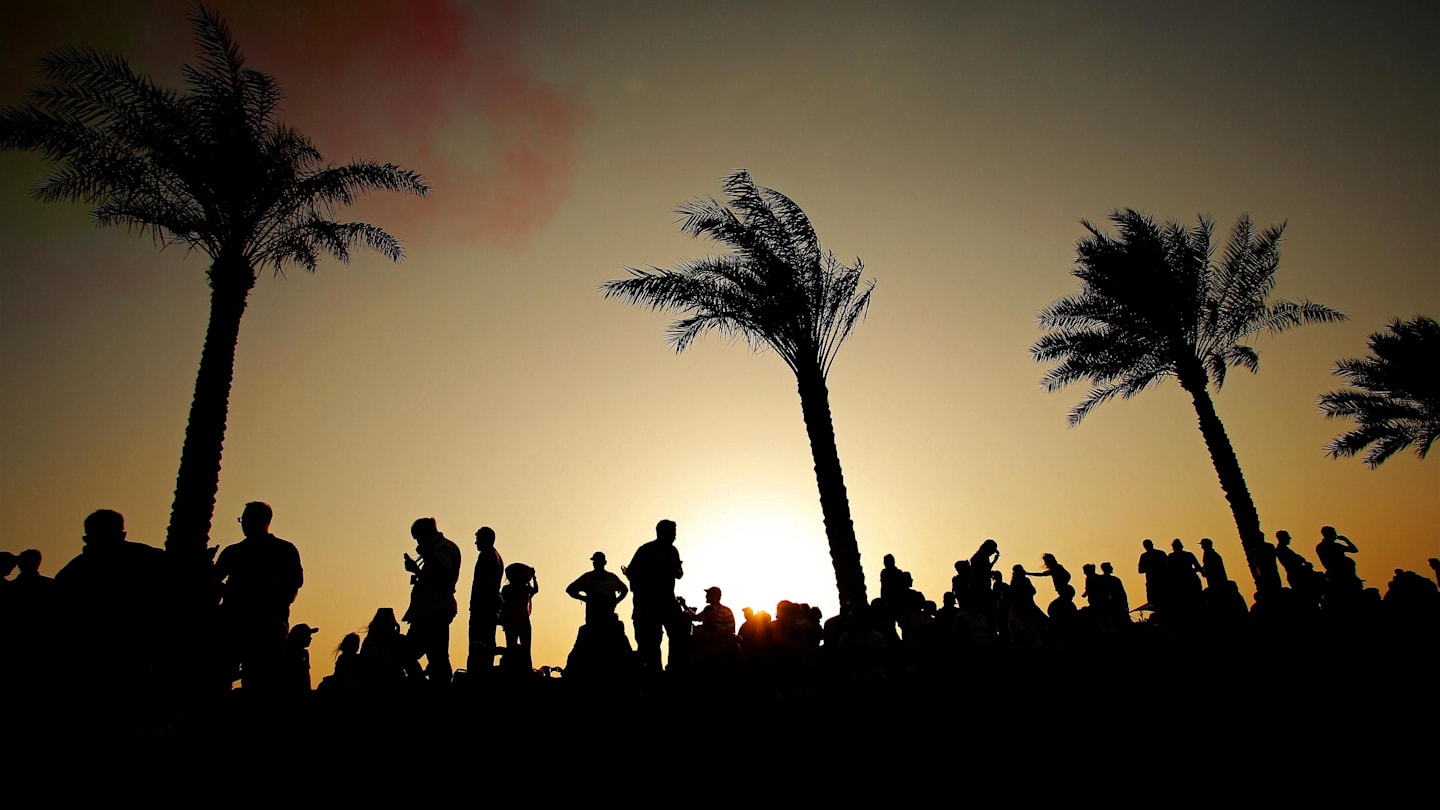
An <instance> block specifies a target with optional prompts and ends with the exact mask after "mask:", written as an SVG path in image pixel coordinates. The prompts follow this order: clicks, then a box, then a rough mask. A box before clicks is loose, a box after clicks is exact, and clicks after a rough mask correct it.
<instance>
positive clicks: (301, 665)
mask: <svg viewBox="0 0 1440 810" xmlns="http://www.w3.org/2000/svg"><path fill="white" fill-rule="evenodd" d="M318 632H320V628H318V627H311V626H310V625H308V624H305V623H304V622H301V623H300V624H297V625H295V626H294V627H292V628H290V634H289V636H288V637H287V638H286V640H285V686H286V691H288V692H291V693H293V694H304V693H306V692H309V691H310V642H311V641H313V640H314V638H315V634H316V633H318Z"/></svg>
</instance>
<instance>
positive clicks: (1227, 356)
mask: <svg viewBox="0 0 1440 810" xmlns="http://www.w3.org/2000/svg"><path fill="white" fill-rule="evenodd" d="M1110 220H1111V221H1112V222H1113V223H1114V224H1115V226H1116V228H1118V229H1119V232H1120V236H1119V238H1118V239H1116V238H1113V237H1111V236H1110V235H1109V234H1107V233H1104V232H1102V231H1101V230H1099V229H1098V228H1096V227H1095V226H1094V225H1091V224H1090V223H1089V222H1084V223H1083V224H1084V226H1085V228H1086V230H1088V231H1090V236H1089V237H1086V238H1084V239H1081V240H1080V241H1079V242H1077V243H1076V245H1075V254H1076V259H1075V269H1074V270H1073V271H1071V272H1072V275H1074V276H1075V277H1076V278H1078V279H1080V292H1079V293H1078V294H1076V295H1072V296H1070V297H1068V298H1062V299H1060V300H1059V301H1056V302H1055V303H1053V304H1051V305H1050V306H1048V307H1046V308H1045V309H1043V310H1041V311H1040V313H1039V315H1038V318H1039V323H1040V328H1041V329H1045V330H1049V333H1048V334H1046V335H1045V336H1043V337H1041V338H1040V340H1038V341H1036V343H1035V345H1034V346H1033V347H1031V349H1030V352H1031V354H1032V355H1033V356H1034V358H1035V360H1036V361H1038V362H1042V363H1048V362H1057V361H1058V363H1059V364H1058V365H1056V366H1055V367H1054V368H1052V369H1050V371H1049V372H1048V373H1046V375H1045V377H1044V379H1043V380H1042V384H1043V385H1044V387H1045V390H1047V391H1057V390H1059V389H1061V388H1064V387H1065V386H1067V385H1069V384H1070V383H1073V382H1077V381H1079V380H1084V379H1088V380H1089V381H1090V382H1091V384H1092V388H1091V389H1090V393H1089V394H1088V395H1087V396H1086V397H1085V398H1084V399H1083V400H1081V402H1080V404H1078V405H1076V406H1075V408H1074V409H1073V410H1071V411H1070V417H1069V421H1070V424H1071V426H1074V425H1077V424H1079V423H1080V421H1081V420H1082V419H1084V418H1085V416H1086V414H1088V413H1090V411H1091V409H1093V408H1094V407H1095V406H1096V405H1099V404H1101V403H1102V402H1105V401H1107V400H1109V399H1112V398H1114V397H1115V396H1117V395H1118V396H1120V397H1123V398H1126V399H1128V398H1130V397H1132V396H1134V395H1136V394H1138V393H1140V392H1141V391H1143V390H1145V389H1146V388H1149V387H1151V386H1153V385H1156V384H1158V383H1159V382H1160V381H1162V380H1164V379H1165V378H1166V377H1174V378H1175V379H1176V380H1177V381H1178V382H1179V383H1180V387H1181V388H1183V389H1185V392H1186V393H1187V394H1189V395H1190V399H1191V401H1192V402H1193V403H1194V405H1195V414H1196V416H1197V417H1198V419H1199V423H1200V433H1201V435H1202V436H1203V437H1204V438H1205V446H1206V448H1207V449H1208V450H1209V451H1210V460H1211V462H1212V463H1213V464H1214V465H1215V472H1216V474H1217V475H1218V476H1219V478H1220V487H1221V489H1222V490H1224V492H1225V499H1226V500H1227V501H1229V503H1230V511H1231V512H1232V513H1233V514H1234V516H1235V526H1236V528H1237V529H1238V530H1239V534H1240V543H1241V546H1242V547H1243V548H1244V549H1245V556H1246V559H1247V561H1248V562H1249V564H1250V570H1251V574H1252V575H1254V574H1255V573H1256V564H1257V558H1256V556H1255V550H1256V547H1257V545H1258V544H1260V543H1262V542H1264V534H1262V533H1261V530H1260V515H1259V513H1258V512H1257V511H1256V509H1255V502H1254V500H1253V499H1252V498H1251V497H1250V490H1249V488H1248V487H1247V486H1246V485H1245V476H1244V475H1243V474H1242V473H1241V471H1240V462H1239V460H1238V459H1237V458H1236V456H1235V450H1234V448H1233V447H1232V446H1231V444H1230V437H1229V436H1227V435H1226V433H1225V426H1224V425H1223V424H1221V422H1220V416H1219V415H1218V414H1217V413H1216V412H1215V405H1214V403H1213V402H1212V401H1211V399H1210V390H1209V389H1210V386H1212V385H1213V386H1214V387H1215V389H1216V390H1218V389H1219V388H1220V387H1221V386H1222V385H1224V383H1225V373H1226V371H1227V370H1228V369H1229V368H1230V367H1231V366H1240V367H1243V368H1246V369H1249V370H1250V371H1251V372H1254V371H1256V370H1257V369H1258V368H1259V363H1260V355H1259V354H1258V353H1256V351H1255V349H1254V348H1253V347H1252V346H1250V345H1249V344H1248V343H1247V342H1246V341H1247V340H1249V339H1250V338H1252V337H1253V336H1255V335H1256V334H1258V333H1260V332H1262V331H1269V332H1280V331H1283V330H1285V329H1289V328H1291V327H1293V326H1299V325H1300V324H1305V323H1329V322H1334V321H1341V320H1344V319H1345V316H1344V315H1343V314H1341V313H1340V312H1338V311H1336V310H1334V309H1331V308H1329V307H1326V306H1323V305H1321V304H1315V303H1311V302H1309V301H1304V300H1302V301H1285V300H1271V298H1270V293H1271V291H1272V290H1273V289H1274V287H1275V271H1276V270H1277V269H1278V267H1279V264H1280V251H1279V248H1280V237H1281V234H1282V233H1283V231H1284V229H1285V226H1284V225H1280V226H1278V227H1272V228H1267V229H1265V230H1264V231H1262V232H1260V233H1258V234H1257V233H1256V232H1255V228H1254V226H1253V225H1251V223H1250V218H1249V217H1247V216H1242V217H1241V218H1240V219H1239V220H1238V221H1237V222H1236V223H1235V227H1234V229H1233V230H1232V231H1231V234H1230V242H1229V244H1228V245H1226V247H1225V251H1224V255H1223V256H1222V257H1221V258H1220V260H1219V261H1218V262H1217V261H1215V260H1214V253H1215V247H1214V245H1212V244H1211V236H1212V234H1213V231H1214V225H1213V223H1212V222H1211V221H1210V220H1209V219H1208V218H1206V217H1201V218H1200V219H1199V221H1198V222H1197V224H1196V225H1195V227H1193V228H1189V229H1186V228H1185V227H1183V226H1181V225H1180V224H1179V223H1177V222H1175V221H1173V220H1172V221H1170V222H1168V223H1166V224H1165V225H1163V226H1160V225H1157V224H1156V223H1155V222H1154V220H1152V219H1150V218H1149V217H1147V216H1145V215H1144V214H1141V213H1139V212H1136V211H1134V210H1132V209H1126V210H1123V211H1114V212H1112V213H1111V214H1110ZM1255 581H1256V583H1257V584H1258V583H1260V582H1262V581H1264V580H1263V579H1262V577H1260V576H1255Z"/></svg>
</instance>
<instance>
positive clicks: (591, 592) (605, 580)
mask: <svg viewBox="0 0 1440 810" xmlns="http://www.w3.org/2000/svg"><path fill="white" fill-rule="evenodd" d="M590 562H591V563H592V564H593V565H594V566H595V567H594V568H593V569H591V570H589V571H586V572H585V573H583V574H581V575H580V576H579V577H578V578H577V579H576V580H575V581H574V582H572V583H570V587H568V588H566V589H565V593H567V594H569V595H570V598H571V599H579V600H580V601H581V602H584V603H585V625H586V626H587V627H607V628H608V627H609V626H610V625H611V624H613V623H614V621H615V606H616V605H618V604H620V603H621V602H623V601H625V597H626V596H627V595H628V594H629V593H630V588H629V587H628V586H627V585H626V584H625V583H624V582H623V581H621V579H620V577H617V576H615V575H614V574H612V573H610V572H609V571H606V570H605V552H603V551H597V552H595V553H594V554H591V555H590Z"/></svg>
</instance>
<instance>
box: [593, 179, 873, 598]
mask: <svg viewBox="0 0 1440 810" xmlns="http://www.w3.org/2000/svg"><path fill="white" fill-rule="evenodd" d="M724 187H725V194H726V196H727V197H728V198H729V204H728V205H727V204H722V203H720V202H717V201H716V200H714V199H706V200H695V201H693V202H690V203H687V204H685V205H682V206H680V207H679V208H678V209H677V210H676V213H677V214H679V215H680V216H681V217H682V219H681V223H680V228H681V230H683V231H684V232H685V233H688V234H690V235H691V236H695V237H701V236H705V237H709V238H711V239H714V240H715V241H716V242H719V243H720V244H722V245H724V246H725V247H727V248H729V249H730V251H731V252H730V254H729V255H726V256H720V257H713V258H712V257H706V258H702V259H695V260H693V261H689V262H685V263H683V264H681V265H679V266H678V267H676V268H675V269H673V270H663V269H660V268H656V267H652V268H650V269H648V270H640V269H636V268H633V267H627V268H626V270H628V271H629V272H630V278H625V279H617V280H615V281H607V282H605V283H604V284H602V285H601V290H602V291H603V292H604V294H605V297H606V298H619V299H621V300H624V301H627V302H629V303H632V304H636V305H638V306H643V307H648V308H650V309H657V310H667V311H673V312H679V313H682V315H683V317H681V318H680V320H678V321H675V322H674V323H673V324H671V325H670V328H669V332H668V342H669V343H670V344H671V345H672V346H674V347H675V350H676V351H677V352H681V351H684V350H685V348H686V347H687V346H689V345H690V344H691V342H693V341H694V340H695V339H696V338H697V337H700V336H701V335H703V334H705V333H706V332H718V333H720V334H722V335H727V336H731V337H741V338H744V339H745V341H746V343H747V344H749V345H750V346H751V347H752V348H754V349H765V348H769V349H770V350H772V351H774V352H775V354H777V355H779V356H780V359H781V360H783V361H785V365H787V366H789V367H790V370H791V371H793V372H794V373H795V380H796V383H797V385H798V388H799V392H800V410H801V413H802V414H803V416H804V419H805V430H806V432H807V433H808V434H809V437H810V453H811V455H812V457H813V458H814V460H815V481H816V484H818V486H819V488H820V510H821V512H822V513H823V515H824V519H825V535H826V538H827V540H828V541H829V543H830V559H831V562H832V563H833V564H834V566H835V584H836V587H837V589H838V590H839V596H840V604H841V607H842V608H849V607H852V606H857V605H864V604H865V603H866V601H867V600H866V597H865V572H864V570H863V569H862V568H861V566H860V548H859V546H858V545H857V544H856V542H855V526H854V524H853V523H852V522H851V519H850V499H849V496H848V495H847V494H846V491H845V478H844V475H843V474H842V473H841V470H840V455H839V452H838V450H837V449H836V447H835V426H834V423H833V422H832V421H831V417H830V390H829V388H828V387H827V386H826V377H827V376H828V374H829V372H830V366H831V364H833V363H834V362H835V355H836V353H837V352H838V351H839V350H840V344H841V343H843V342H844V340H845V338H846V337H848V336H849V335H850V332H851V330H852V329H854V328H855V323H856V321H858V320H859V318H860V317H861V316H862V315H863V314H864V313H865V311H866V309H868V308H869V305H870V293H871V291H872V290H873V289H874V287H875V282H874V280H871V281H869V282H866V283H863V284H862V279H861V276H862V270H863V265H862V264H861V262H860V261H859V260H858V259H857V260H856V262H855V265H854V266H853V267H849V266H846V265H845V264H842V263H841V262H840V261H839V260H837V259H836V258H835V256H834V254H833V253H829V252H826V251H822V250H821V249H820V242H819V240H818V238H817V237H816V236H815V229H814V228H813V227H811V225H810V219H809V218H808V217H806V216H805V212H804V211H802V210H800V207H799V206H798V205H796V204H795V203H794V202H792V201H791V200H790V198H788V197H786V196H785V195H783V194H781V193H780V192H778V191H775V190H774V189H769V188H764V187H763V186H757V185H755V183H754V182H753V181H752V180H751V179H750V174H749V172H746V171H744V170H740V171H736V172H734V173H733V174H731V175H730V176H728V177H726V178H725V180H724Z"/></svg>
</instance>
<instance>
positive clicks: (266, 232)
mask: <svg viewBox="0 0 1440 810" xmlns="http://www.w3.org/2000/svg"><path fill="white" fill-rule="evenodd" d="M191 22H192V24H193V27H194V31H195V39H196V42H197V44H198V46H199V61H198V63H196V64H192V65H186V66H185V69H184V76H185V83H186V90H185V91H184V92H177V91H175V90H171V89H168V88H164V87H160V86H157V85H156V84H155V83H154V82H153V81H152V80H151V79H150V78H149V77H148V76H143V75H139V74H136V73H135V72H134V71H133V70H131V68H130V65H129V64H128V63H127V62H126V60H125V58H124V57H123V56H120V55H118V54H112V53H105V52H101V51H95V50H89V49H69V50H64V51H59V52H57V53H53V54H50V55H49V56H46V57H45V58H43V59H42V60H41V63H40V64H41V69H42V71H43V75H44V77H45V79H46V80H47V82H48V83H47V84H46V85H45V86H43V87H40V88H37V89H34V90H32V91H30V93H29V101H28V103H27V104H25V105H23V106H20V107H11V108H7V109H4V110H0V147H3V148H5V149H17V150H30V151H36V152H39V153H41V154H43V155H44V156H45V157H46V158H47V159H48V160H49V161H50V162H51V163H52V165H53V168H52V171H51V173H50V175H49V177H47V178H46V179H45V180H44V181H43V182H42V183H41V184H40V185H39V186H38V188H37V189H36V196H37V197H39V199H40V200H42V201H45V202H58V201H68V202H83V203H86V204H88V205H90V206H92V209H91V216H92V218H93V220H94V221H95V224H97V225H100V226H115V225H123V226H125V227H126V228H127V229H128V230H131V231H134V232H136V233H140V234H146V233H148V234H149V235H150V236H151V237H152V238H153V239H154V240H155V242H156V243H157V244H158V245H160V246H161V247H162V248H163V247H165V246H169V245H184V246H185V247H186V248H187V249H193V250H198V251H200V252H202V253H204V254H205V255H206V256H208V257H209V258H210V267H209V270H208V272H207V276H208V278H209V282H210V323H209V326H208V328H207V329H206V332H205V347H204V350H203V352H202V353H201V356H200V370H199V373H198V374H197V375H196V378H195V397H194V400H193V401H192V403H191V406H190V417H189V423H188V424H187V426H186V429H185V443H184V447H183V449H182V450H181V454H180V471H179V474H178V475H177V480H176V484H175V500H174V504H173V507H172V509H171V513H170V525H169V528H168V530H167V533H166V539H165V546H166V548H167V549H168V550H170V551H171V552H174V553H175V555H176V556H177V557H179V558H181V559H182V560H184V561H186V562H188V563H194V564H203V562H204V561H205V560H208V556H207V552H206V546H207V545H208V543H209V535H210V522H211V518H212V516H213V514H214V511H215V494H216V492H217V490H218V489H219V481H220V456H221V451H222V448H223V445H224V441H225V421H226V415H227V411H228V409H229V401H230V385H231V381H232V379H233V377H234V368H235V345H236V341H237V340H238V337H239V330H240V318H241V316H242V315H243V314H244V312H245V305H246V300H247V298H248V297H249V294H250V290H251V289H252V288H253V287H254V286H255V281H256V278H257V276H258V273H259V270H260V269H261V268H265V267H268V268H271V269H273V270H274V271H275V273H276V274H277V275H280V274H282V273H283V270H284V268H285V266H286V265H299V266H300V267H303V268H304V269H306V270H309V271H314V269H315V267H316V264H317V262H318V261H319V259H320V256H321V254H325V253H328V254H330V255H332V256H334V257H335V258H337V259H339V260H340V261H342V262H344V261H348V259H349V256H350V250H351V248H353V247H355V246H357V245H360V246H364V247H369V248H372V249H374V250H377V251H379V252H380V253H383V254H384V255H386V256H388V257H390V258H391V259H393V260H397V261H398V260H399V259H400V258H401V257H402V251H401V248H400V244H399V242H397V241H396V240H395V239H394V237H392V236H391V235H390V234H388V233H386V232H385V231H383V230H381V229H380V228H378V227H376V226H374V225H368V224H366V223H363V222H337V221H335V219H334V216H335V212H336V210H337V209H339V208H341V207H344V206H346V205H349V204H351V203H352V202H353V201H354V200H355V198H356V197H357V196H358V195H360V194H363V193H365V192H368V191H373V190H382V189H383V190H391V191H405V192H410V193H412V194H419V195H424V194H427V193H428V192H429V188H428V187H427V186H426V184H425V181H424V179H423V178H421V177H420V176H419V175H418V174H415V173H414V172H411V171H407V170H405V169H401V168H399V167H397V166H395V165H393V164H389V163H386V164H378V163H371V162H364V161H357V162H352V163H348V164H345V165H341V166H336V165H332V164H327V163H325V162H324V159H323V158H322V157H321V155H320V153H319V152H318V151H317V150H316V149H315V147H314V146H312V145H311V143H310V141H309V140H307V139H306V138H305V137H304V136H302V135H300V134H299V133H297V132H296V131H294V130H293V129H290V128H289V127H286V126H284V125H283V124H281V123H280V122H279V121H277V120H276V113H277V110H278V105H279V103H280V99H281V96H280V91H279V89H278V88H277V87H276V84H275V80H274V79H273V78H272V77H270V76H268V75H266V74H264V73H261V72H259V71H256V70H252V69H250V68H247V67H245V59H244V57H243V56H242V55H241V53H240V51H239V48H238V47H237V46H236V44H235V41H234V40H233V39H232V38H231V35H230V30H229V28H228V27H227V26H226V24H225V22H224V21H223V20H222V19H220V17H219V16H218V15H217V14H216V13H215V12H213V11H211V10H209V9H207V8H205V7H203V6H197V7H196V9H195V12H194V13H193V14H192V16H191Z"/></svg>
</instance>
